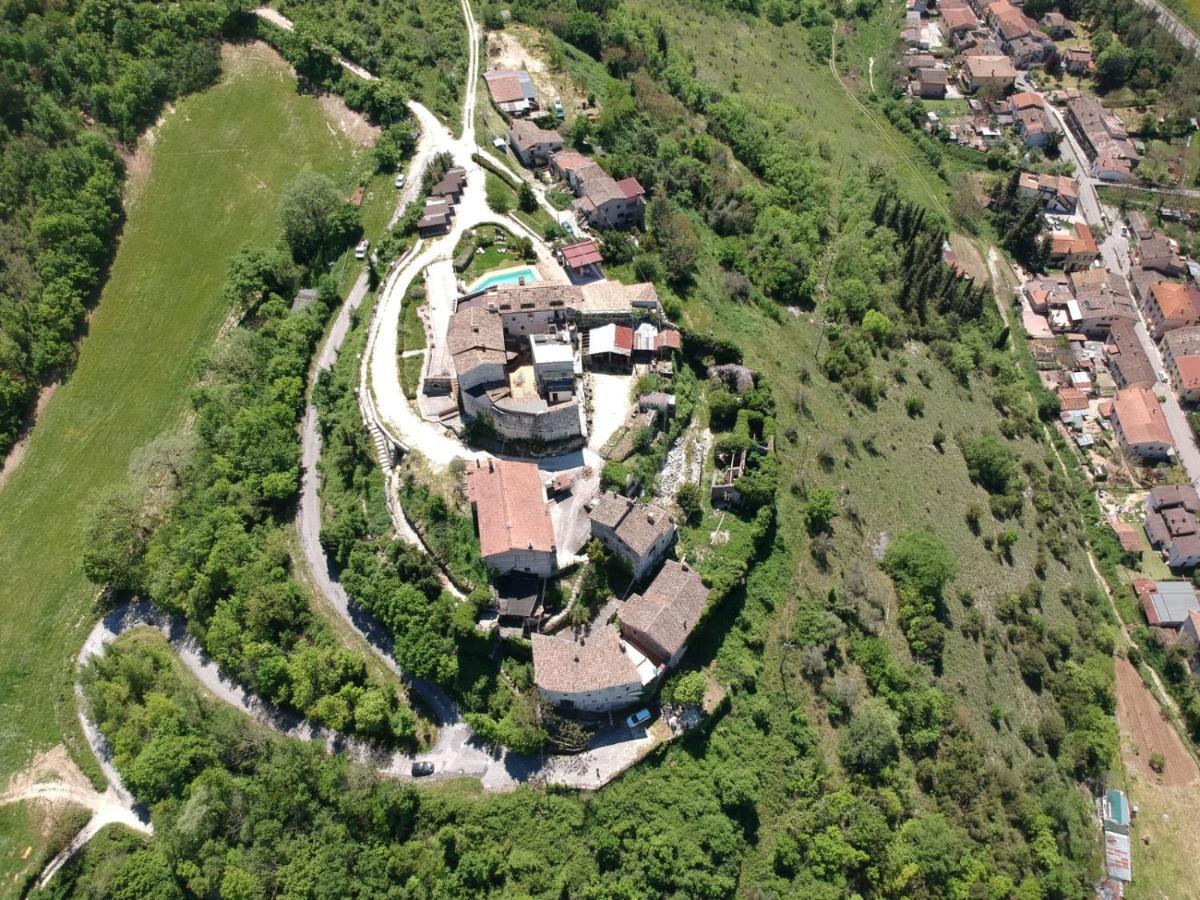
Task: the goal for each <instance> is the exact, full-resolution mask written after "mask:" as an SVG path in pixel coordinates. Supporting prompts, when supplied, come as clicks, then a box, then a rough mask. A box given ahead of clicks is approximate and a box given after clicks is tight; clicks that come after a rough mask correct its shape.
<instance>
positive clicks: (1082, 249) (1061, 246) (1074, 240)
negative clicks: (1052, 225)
mask: <svg viewBox="0 0 1200 900" xmlns="http://www.w3.org/2000/svg"><path fill="white" fill-rule="evenodd" d="M1050 250H1051V253H1053V254H1054V255H1055V256H1066V255H1067V254H1071V255H1080V254H1088V255H1090V256H1095V255H1096V254H1097V253H1098V252H1099V249H1098V248H1097V247H1096V239H1095V238H1094V237H1093V236H1092V229H1090V228H1089V227H1088V226H1087V225H1086V224H1085V223H1083V222H1076V223H1075V230H1074V231H1056V232H1055V233H1054V234H1053V235H1051V237H1050Z"/></svg>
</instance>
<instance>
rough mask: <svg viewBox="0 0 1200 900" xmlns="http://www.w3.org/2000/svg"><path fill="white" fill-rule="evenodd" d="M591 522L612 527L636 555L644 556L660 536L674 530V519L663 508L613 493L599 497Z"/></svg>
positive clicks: (606, 492)
mask: <svg viewBox="0 0 1200 900" xmlns="http://www.w3.org/2000/svg"><path fill="white" fill-rule="evenodd" d="M592 521H593V522H595V523H597V524H600V525H603V526H606V527H608V528H611V529H612V530H613V531H614V532H615V533H616V535H617V538H618V540H620V541H621V543H623V544H624V545H625V546H627V547H628V548H629V549H630V550H631V551H633V553H634V554H636V555H637V556H645V555H646V553H648V552H649V550H650V548H651V547H652V546H654V542H655V541H656V540H657V539H658V537H659V536H660V535H663V534H667V533H670V532H672V531H674V530H675V523H674V522H673V521H671V516H670V515H669V514H668V513H667V511H666V510H665V509H663V508H662V507H661V506H655V505H653V504H650V503H638V502H637V501H636V500H630V499H629V498H628V497H622V496H621V495H620V494H614V493H612V492H611V491H605V492H604V493H603V494H601V495H600V501H599V502H598V503H597V504H596V508H595V509H593V510H592Z"/></svg>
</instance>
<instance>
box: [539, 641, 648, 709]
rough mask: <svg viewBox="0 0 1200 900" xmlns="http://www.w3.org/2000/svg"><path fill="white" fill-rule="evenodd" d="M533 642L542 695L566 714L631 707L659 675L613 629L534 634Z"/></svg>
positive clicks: (644, 658)
mask: <svg viewBox="0 0 1200 900" xmlns="http://www.w3.org/2000/svg"><path fill="white" fill-rule="evenodd" d="M530 642H531V644H532V645H533V671H534V682H535V683H536V684H537V688H538V693H539V694H540V695H541V697H542V699H543V700H545V701H546V702H547V703H550V704H551V705H552V706H554V708H555V709H558V710H560V711H562V712H567V713H571V712H583V713H592V714H599V713H605V712H611V711H613V710H617V709H624V708H625V707H627V706H632V705H633V704H634V703H636V702H637V701H638V700H640V699H641V696H642V691H643V690H644V689H645V687H646V686H647V685H649V684H651V683H652V682H653V681H654V679H655V677H656V676H657V674H658V672H657V669H656V667H655V666H654V664H653V663H652V662H650V661H649V660H648V659H646V657H645V656H643V655H642V654H641V653H640V652H638V650H637V649H636V648H633V647H630V646H629V645H628V643H626V642H625V641H624V640H622V639H621V635H620V634H619V633H618V632H617V630H616V629H615V628H613V627H612V626H611V625H601V626H599V627H597V628H592V629H590V631H589V632H588V633H586V634H585V633H583V632H575V633H568V634H565V635H548V634H533V635H530Z"/></svg>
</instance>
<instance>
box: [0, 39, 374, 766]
mask: <svg viewBox="0 0 1200 900" xmlns="http://www.w3.org/2000/svg"><path fill="white" fill-rule="evenodd" d="M359 152H360V148H359V147H356V146H355V145H354V144H353V143H352V142H351V141H349V140H348V139H347V138H345V137H344V136H343V135H342V134H341V133H340V132H338V131H337V130H336V129H334V128H333V127H332V126H331V123H330V122H329V119H328V115H327V113H326V111H324V110H323V109H322V107H321V105H320V104H318V102H317V101H316V100H315V99H312V98H311V97H305V96H300V95H298V94H297V92H296V83H295V81H294V80H293V79H292V78H291V77H290V75H289V74H288V69H287V67H286V65H285V64H283V62H282V61H281V60H280V59H279V57H277V56H276V55H275V54H274V52H273V51H270V50H269V49H267V48H266V47H265V46H264V45H259V44H256V45H247V46H238V47H233V48H227V49H226V52H225V53H224V58H223V77H222V79H221V82H220V83H219V84H218V85H217V86H216V87H213V88H212V89H210V90H208V91H206V92H204V93H202V94H199V95H195V96H192V97H189V98H187V99H185V100H183V101H182V102H180V103H179V104H178V106H177V108H176V109H175V111H174V112H173V114H171V115H168V116H167V117H166V118H165V120H164V121H163V123H162V124H161V126H160V127H158V128H156V129H155V130H154V131H153V132H151V133H150V134H148V135H147V136H146V137H145V138H144V139H143V141H142V144H141V146H140V148H139V151H138V155H137V156H136V157H135V158H134V160H133V161H132V163H131V164H130V181H129V184H128V186H127V191H128V197H129V202H128V204H127V210H126V212H127V222H126V225H125V229H124V234H123V237H122V239H121V245H120V250H119V253H118V255H117V258H116V260H115V262H114V264H113V266H112V270H111V272H110V275H109V280H108V283H107V285H106V287H105V290H104V293H103V297H102V298H101V301H100V303H99V305H98V307H97V309H96V311H95V313H94V315H93V316H92V318H91V321H90V324H89V329H88V335H87V337H86V338H85V339H84V341H83V345H82V349H81V352H80V357H79V364H78V367H77V369H76V370H75V373H74V375H73V376H72V377H71V379H70V380H69V381H68V382H67V383H66V384H65V385H63V386H62V388H61V389H60V390H59V391H58V392H57V394H56V395H55V396H54V398H53V400H52V402H51V403H50V404H49V405H48V407H47V409H46V411H45V413H44V415H43V417H42V419H41V420H40V421H39V423H38V425H37V428H36V429H35V430H34V432H33V435H32V439H31V441H30V443H29V446H28V450H27V452H26V455H25V457H24V460H23V461H22V463H21V465H20V467H19V468H18V469H17V470H16V471H15V473H14V474H13V476H12V477H11V478H10V479H9V480H8V482H7V483H6V484H5V485H4V487H3V489H2V490H0V568H2V569H3V571H4V572H5V576H6V577H5V579H4V585H3V588H0V685H2V687H0V709H3V718H4V721H5V722H6V723H8V726H7V727H6V728H5V729H4V731H3V734H2V735H0V773H2V774H3V775H4V776H8V775H11V774H12V773H13V772H16V771H18V770H19V769H21V768H22V767H23V766H24V765H25V764H26V763H27V762H28V760H29V759H30V757H31V755H32V753H33V752H34V751H36V750H42V749H46V748H47V747H49V746H51V745H53V744H55V743H57V742H59V741H62V740H64V739H65V740H66V741H67V742H68V745H69V746H70V747H71V748H72V749H73V751H75V754H74V755H75V756H76V758H77V760H78V761H79V762H80V764H81V765H92V768H94V765H93V764H91V763H90V756H89V755H88V752H87V750H86V749H83V750H82V751H81V752H80V746H81V737H80V735H79V733H78V725H77V720H76V717H75V698H74V694H73V692H72V681H73V669H74V666H73V660H74V658H75V654H76V653H77V652H78V649H79V645H80V643H81V641H82V637H83V634H84V633H85V632H86V631H87V629H88V628H89V627H90V626H91V621H92V615H91V613H92V608H93V606H92V604H93V602H94V600H95V595H96V591H95V589H94V587H92V586H91V585H90V584H88V582H87V581H86V580H85V579H84V576H83V574H82V571H81V566H80V554H81V551H82V546H83V529H84V521H85V518H86V513H87V511H88V509H89V507H90V504H91V503H92V501H93V498H94V497H95V496H96V493H97V492H98V491H99V490H100V489H102V488H104V487H105V486H107V485H110V484H114V483H117V482H119V481H121V480H122V479H123V478H124V476H125V472H126V467H127V466H128V464H129V461H130V457H131V455H132V454H133V452H134V451H135V450H136V449H137V448H138V447H140V446H142V445H144V444H145V443H147V442H148V441H149V440H150V439H151V438H153V437H154V436H155V435H156V434H158V433H159V432H160V431H162V430H163V429H165V428H170V427H171V426H173V425H176V424H180V417H181V415H182V414H183V412H184V410H185V408H186V404H187V398H188V392H189V388H190V386H191V385H192V383H193V381H194V379H195V377H196V371H197V362H198V360H199V359H201V358H202V357H203V355H204V354H205V352H206V350H207V348H208V347H209V346H211V344H212V341H213V338H214V337H215V336H216V334H217V333H218V331H219V330H220V329H221V327H222V323H223V322H224V321H225V320H226V315H227V311H226V309H225V305H224V301H223V299H222V295H221V284H222V282H223V280H224V277H225V266H226V261H227V259H228V257H229V256H230V255H231V254H232V253H233V252H234V251H235V250H237V249H238V248H239V247H240V246H241V245H243V244H245V243H247V242H250V241H260V242H261V241H264V240H268V239H270V237H271V236H272V235H273V234H275V233H276V231H277V229H278V219H277V202H278V197H279V192H280V190H281V188H282V187H283V185H284V184H285V183H286V182H287V181H288V180H289V179H291V178H292V177H293V176H294V175H296V174H297V173H299V172H301V171H303V170H306V169H312V170H316V171H319V172H323V173H326V174H328V175H330V176H332V177H333V178H335V179H336V180H337V181H338V184H339V185H340V186H343V187H345V189H346V191H347V195H349V192H350V190H351V189H352V187H353V181H352V178H351V174H350V172H351V169H352V168H353V167H354V166H355V160H356V158H357V156H358V154H359Z"/></svg>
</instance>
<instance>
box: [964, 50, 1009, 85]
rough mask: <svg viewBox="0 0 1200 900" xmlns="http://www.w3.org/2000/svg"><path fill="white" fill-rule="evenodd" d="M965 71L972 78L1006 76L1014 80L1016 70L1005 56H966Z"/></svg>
mask: <svg viewBox="0 0 1200 900" xmlns="http://www.w3.org/2000/svg"><path fill="white" fill-rule="evenodd" d="M966 66H967V71H968V72H969V73H970V75H971V78H972V79H973V80H975V79H980V78H1007V79H1012V80H1015V79H1016V77H1017V70H1016V69H1014V68H1013V64H1012V61H1011V60H1010V59H1009V58H1008V57H1007V56H983V55H981V56H968V57H967V59H966Z"/></svg>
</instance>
